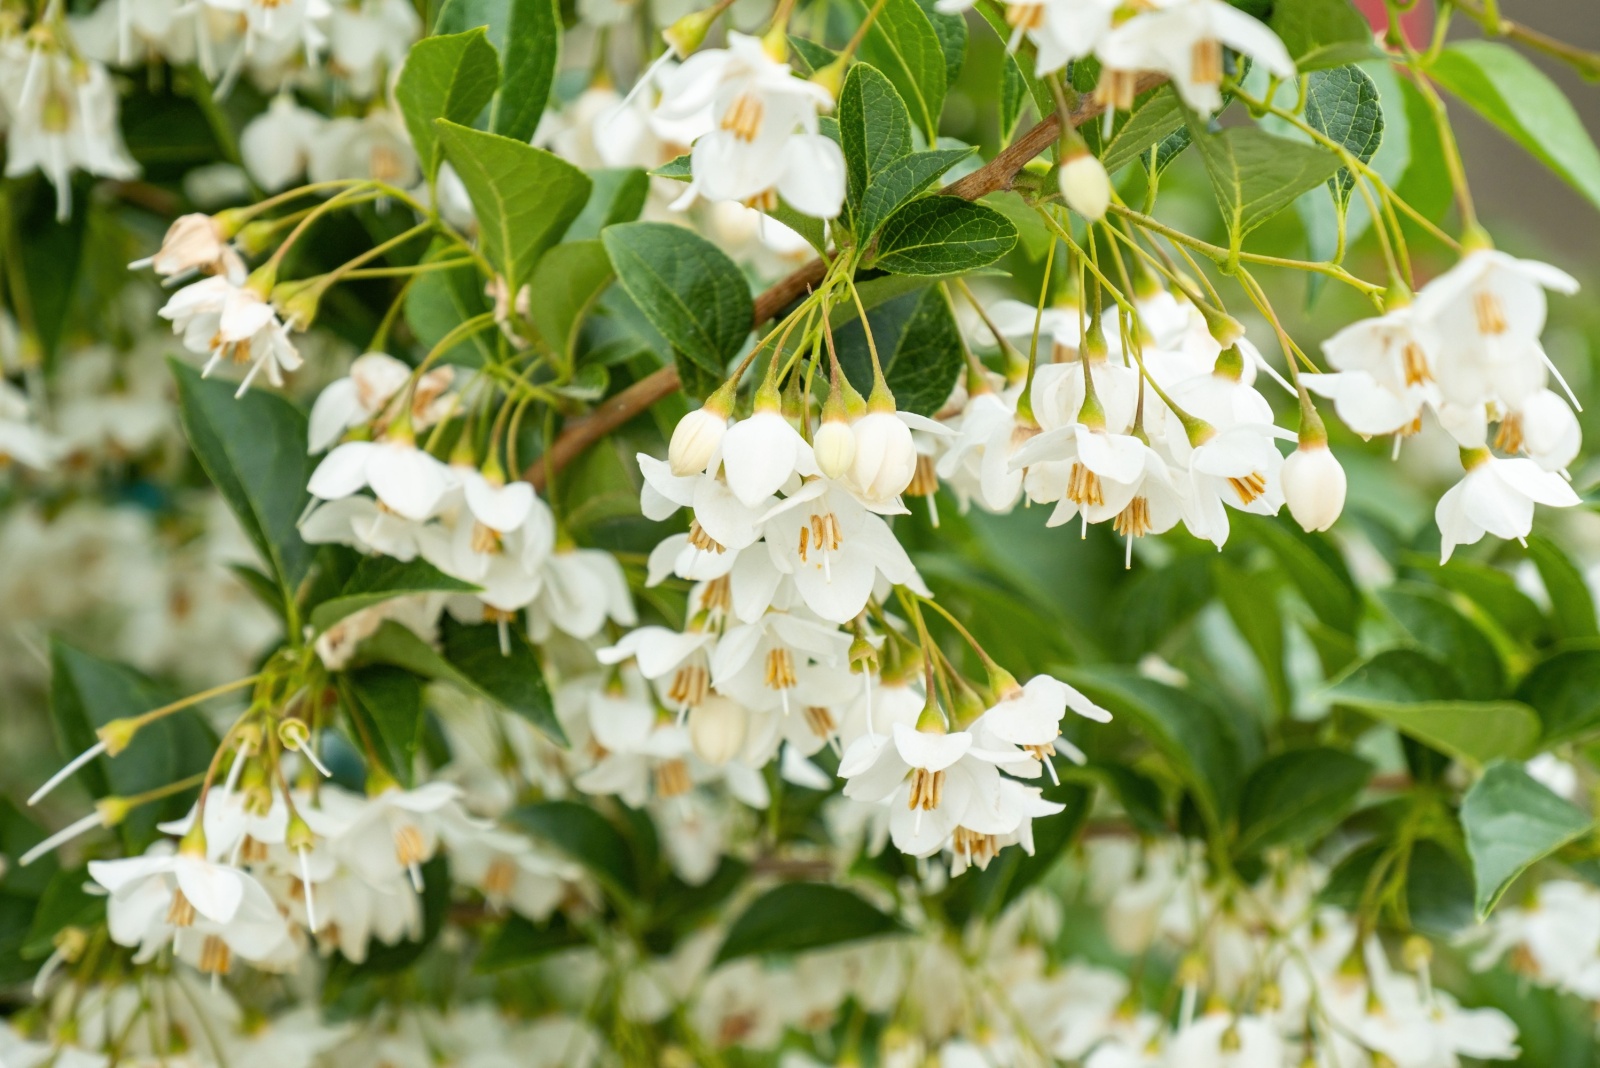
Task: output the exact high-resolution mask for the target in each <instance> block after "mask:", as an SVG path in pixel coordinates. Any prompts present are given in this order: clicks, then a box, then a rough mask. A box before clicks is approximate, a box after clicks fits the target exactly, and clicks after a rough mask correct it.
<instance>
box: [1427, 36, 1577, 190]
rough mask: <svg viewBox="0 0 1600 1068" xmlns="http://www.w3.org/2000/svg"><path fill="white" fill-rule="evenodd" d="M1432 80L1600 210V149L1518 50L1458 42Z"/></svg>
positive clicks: (1562, 98)
mask: <svg viewBox="0 0 1600 1068" xmlns="http://www.w3.org/2000/svg"><path fill="white" fill-rule="evenodd" d="M1428 75H1429V76H1430V77H1432V78H1433V79H1434V80H1435V81H1437V82H1439V83H1440V84H1442V85H1443V86H1444V87H1445V88H1446V89H1449V90H1450V91H1451V92H1452V93H1454V94H1455V95H1456V96H1457V97H1459V98H1460V99H1461V101H1462V102H1463V103H1465V104H1467V105H1468V106H1470V107H1472V108H1473V109H1474V110H1476V111H1477V112H1478V114H1480V115H1482V116H1483V117H1484V118H1485V119H1488V120H1489V121H1490V122H1491V123H1493V124H1494V125H1495V126H1496V127H1498V128H1499V130H1500V132H1501V133H1503V134H1505V135H1506V136H1507V137H1509V138H1511V139H1512V140H1513V141H1515V142H1517V143H1518V144H1519V145H1521V146H1522V147H1523V148H1525V149H1527V150H1528V151H1529V152H1531V153H1533V155H1534V156H1535V157H1536V158H1538V160H1539V161H1540V162H1541V163H1543V164H1544V165H1545V166H1546V167H1549V168H1550V169H1551V170H1552V171H1554V172H1555V173H1556V174H1558V175H1559V176H1561V177H1562V178H1563V179H1565V180H1566V182H1567V183H1568V184H1569V185H1571V186H1572V187H1573V188H1574V189H1576V190H1577V191H1578V192H1580V193H1582V194H1583V195H1584V196H1585V197H1586V198H1588V200H1589V202H1590V203H1591V204H1594V205H1595V206H1596V207H1600V150H1597V149H1596V148H1595V145H1594V141H1593V140H1592V139H1591V138H1590V136H1589V132H1588V130H1586V129H1585V128H1584V124H1583V120H1582V119H1581V118H1579V117H1578V113H1577V111H1575V110H1574V109H1573V107H1572V104H1571V102H1570V101H1568V100H1567V97H1566V94H1565V93H1563V92H1562V91H1561V89H1560V87H1559V86H1557V85H1556V83H1555V82H1553V81H1551V80H1550V77H1549V75H1547V74H1545V73H1544V72H1543V71H1541V70H1540V69H1539V68H1538V67H1536V66H1534V65H1533V63H1532V62H1530V61H1529V60H1528V59H1527V58H1526V57H1524V56H1523V55H1522V54H1521V53H1519V52H1518V51H1517V50H1516V49H1514V48H1512V47H1511V46H1510V45H1505V44H1501V43H1499V42H1498V41H1457V42H1456V43H1454V44H1452V45H1450V46H1449V47H1447V48H1445V50H1444V51H1443V52H1441V53H1440V54H1439V57H1438V58H1437V59H1436V60H1434V62H1433V65H1432V66H1430V67H1429V68H1428Z"/></svg>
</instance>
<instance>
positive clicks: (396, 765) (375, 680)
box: [344, 664, 423, 787]
mask: <svg viewBox="0 0 1600 1068" xmlns="http://www.w3.org/2000/svg"><path fill="white" fill-rule="evenodd" d="M344 681H345V684H346V686H347V687H348V700H347V701H346V703H345V710H346V711H347V712H348V713H349V714H350V717H351V719H352V720H353V721H354V723H355V730H354V735H355V737H356V738H358V739H359V740H360V742H361V743H362V746H363V748H366V749H368V751H369V752H375V753H376V754H377V756H378V759H379V760H381V761H382V762H383V766H384V767H385V768H386V769H387V770H388V772H389V774H391V775H393V776H394V777H395V778H396V779H398V780H399V781H400V783H401V785H403V786H407V787H409V786H410V785H411V784H412V782H413V768H414V766H415V763H416V756H417V749H418V747H419V746H421V744H422V727H423V719H422V683H421V681H420V680H419V679H418V678H417V676H415V675H413V674H412V673H411V672H409V671H405V670H402V669H400V668H397V667H390V666H388V665H387V664H374V665H372V666H371V667H363V668H356V669H355V670H353V671H348V672H346V673H345V675H344Z"/></svg>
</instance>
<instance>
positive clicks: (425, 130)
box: [394, 26, 500, 182]
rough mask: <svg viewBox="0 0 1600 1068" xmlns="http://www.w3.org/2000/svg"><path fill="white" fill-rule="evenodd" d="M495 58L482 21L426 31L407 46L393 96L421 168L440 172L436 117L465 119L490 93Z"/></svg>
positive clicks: (473, 115)
mask: <svg viewBox="0 0 1600 1068" xmlns="http://www.w3.org/2000/svg"><path fill="white" fill-rule="evenodd" d="M499 82H500V61H499V58H498V57H497V56H496V55H495V51H494V45H492V44H490V43H489V38H488V35H487V33H486V31H485V30H484V28H483V27H481V26H480V27H478V28H476V29H472V30H467V31H466V32H465V33H452V34H448V35H445V36H442V37H425V38H423V39H422V40H420V41H418V42H417V43H416V44H414V45H412V46H411V52H410V54H408V55H407V56H406V62H405V65H404V66H403V67H401V68H400V77H399V79H398V80H396V82H395V86H394V100H395V103H396V104H398V105H399V106H400V116H401V118H403V119H405V123H406V132H407V133H409V134H410V135H411V143H412V144H413V145H415V146H416V149H417V159H419V160H421V161H422V170H423V173H424V174H426V175H427V176H428V180H429V181H430V182H431V181H433V178H434V175H436V174H438V173H439V163H440V155H439V143H438V140H439V139H438V134H437V133H436V132H435V130H434V126H433V122H434V120H435V119H449V120H450V121H451V122H458V123H470V122H472V120H473V119H476V118H477V117H478V112H480V111H482V110H483V108H484V105H486V104H488V103H489V100H490V99H491V98H492V97H493V96H494V91H495V86H496V85H498V84H499Z"/></svg>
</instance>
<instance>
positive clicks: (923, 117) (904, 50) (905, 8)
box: [861, 0, 948, 145]
mask: <svg viewBox="0 0 1600 1068" xmlns="http://www.w3.org/2000/svg"><path fill="white" fill-rule="evenodd" d="M862 11H863V14H864V11H865V9H862ZM861 58H862V59H864V60H866V61H867V62H868V63H871V64H872V65H873V66H874V67H877V68H878V69H879V70H881V71H882V72H883V73H884V74H885V75H887V76H888V78H889V80H890V81H891V82H893V83H894V87H895V88H896V89H898V90H899V91H900V96H901V98H903V99H904V100H905V102H906V107H907V108H909V109H910V111H911V121H912V122H913V123H914V124H915V125H916V126H917V127H918V128H919V129H921V130H922V135H923V136H924V137H925V138H927V141H928V143H929V144H930V145H931V144H933V143H934V142H935V141H936V140H938V138H939V115H940V113H941V112H942V111H943V110H944V95H945V90H946V88H947V86H948V83H947V81H946V77H945V52H944V46H943V44H942V42H941V41H940V39H939V33H938V31H936V30H935V29H934V28H933V23H932V22H930V21H929V20H928V16H927V15H926V14H924V13H923V10H922V8H921V7H920V6H919V5H918V4H917V0H886V2H885V3H884V5H883V8H882V10H881V11H879V13H878V18H877V20H876V21H875V22H873V24H872V29H870V30H869V31H868V32H867V38H866V40H865V41H864V42H862V45H861Z"/></svg>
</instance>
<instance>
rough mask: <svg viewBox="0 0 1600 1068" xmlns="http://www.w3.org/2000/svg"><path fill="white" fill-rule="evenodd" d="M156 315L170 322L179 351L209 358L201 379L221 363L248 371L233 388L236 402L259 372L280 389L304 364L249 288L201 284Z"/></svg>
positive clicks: (215, 280) (219, 279)
mask: <svg viewBox="0 0 1600 1068" xmlns="http://www.w3.org/2000/svg"><path fill="white" fill-rule="evenodd" d="M160 315H161V317H162V318H164V319H170V320H171V321H172V329H173V332H174V333H176V334H180V335H182V337H183V344H184V347H185V348H187V349H188V350H189V351H190V352H193V353H196V354H198V355H202V356H209V357H210V358H209V359H208V360H207V361H206V365H205V368H204V370H203V371H202V372H201V373H202V374H205V375H209V374H210V373H211V372H212V370H214V369H215V368H216V366H217V364H218V363H220V362H221V361H222V360H223V359H231V360H233V361H234V362H236V363H248V364H249V365H250V370H249V371H247V372H246V373H245V376H244V380H243V381H242V382H241V383H240V384H239V392H238V394H237V395H238V396H241V397H242V396H244V393H245V390H247V389H249V388H250V383H251V382H253V381H254V380H255V377H256V375H257V374H259V373H262V372H265V374H266V376H267V381H268V382H271V383H272V384H273V385H274V386H282V385H283V372H284V371H295V370H298V369H299V367H300V365H301V363H303V362H304V361H303V360H302V359H301V358H300V354H299V353H298V352H297V351H295V347H294V344H293V342H291V341H290V340H289V328H288V327H287V326H286V325H284V324H283V323H282V322H280V321H279V319H278V312H277V309H276V308H274V307H273V306H272V304H271V302H270V301H268V300H267V298H266V297H264V296H263V295H262V294H261V293H260V292H259V291H258V290H257V289H256V288H255V287H254V286H252V285H236V284H235V283H234V282H232V281H230V280H229V279H228V278H226V277H223V276H221V275H215V276H212V277H210V278H205V279H202V280H201V281H199V282H195V283H193V284H191V285H187V286H184V287H183V288H182V289H180V290H178V291H177V292H176V293H174V294H173V295H172V299H170V300H168V301H167V303H166V305H165V306H164V307H163V308H162V309H161V312H160Z"/></svg>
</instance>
